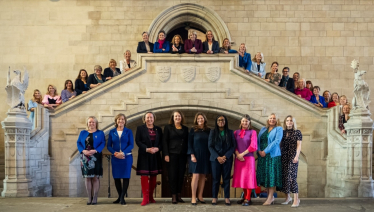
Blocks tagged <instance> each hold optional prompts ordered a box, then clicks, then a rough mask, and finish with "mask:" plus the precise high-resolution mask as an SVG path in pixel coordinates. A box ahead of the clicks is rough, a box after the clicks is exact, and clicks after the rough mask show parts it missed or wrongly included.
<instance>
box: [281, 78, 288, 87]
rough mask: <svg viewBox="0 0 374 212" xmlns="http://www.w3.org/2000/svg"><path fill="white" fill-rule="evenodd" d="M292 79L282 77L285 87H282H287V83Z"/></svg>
mask: <svg viewBox="0 0 374 212" xmlns="http://www.w3.org/2000/svg"><path fill="white" fill-rule="evenodd" d="M289 78H290V76H286V77H285V76H284V75H283V76H282V79H283V85H282V87H286V86H287V82H288V79H289Z"/></svg>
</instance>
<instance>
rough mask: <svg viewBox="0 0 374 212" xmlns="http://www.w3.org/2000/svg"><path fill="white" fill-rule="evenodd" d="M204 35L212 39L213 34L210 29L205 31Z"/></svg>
mask: <svg viewBox="0 0 374 212" xmlns="http://www.w3.org/2000/svg"><path fill="white" fill-rule="evenodd" d="M206 37H207V38H208V40H212V39H213V34H212V32H211V31H209V32H207V33H206Z"/></svg>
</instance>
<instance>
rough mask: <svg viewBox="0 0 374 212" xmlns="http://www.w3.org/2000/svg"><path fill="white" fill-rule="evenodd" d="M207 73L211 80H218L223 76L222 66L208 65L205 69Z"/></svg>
mask: <svg viewBox="0 0 374 212" xmlns="http://www.w3.org/2000/svg"><path fill="white" fill-rule="evenodd" d="M205 75H206V77H207V78H208V80H209V81H211V82H216V81H217V80H218V79H219V78H220V76H221V68H220V67H208V68H206V70H205Z"/></svg>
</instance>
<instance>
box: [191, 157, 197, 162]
mask: <svg viewBox="0 0 374 212" xmlns="http://www.w3.org/2000/svg"><path fill="white" fill-rule="evenodd" d="M191 161H192V162H194V163H196V162H197V160H196V157H195V155H191Z"/></svg>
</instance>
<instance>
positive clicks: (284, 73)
mask: <svg viewBox="0 0 374 212" xmlns="http://www.w3.org/2000/svg"><path fill="white" fill-rule="evenodd" d="M288 72H289V70H288V69H286V68H285V69H283V71H282V73H283V76H285V77H286V76H288Z"/></svg>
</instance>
